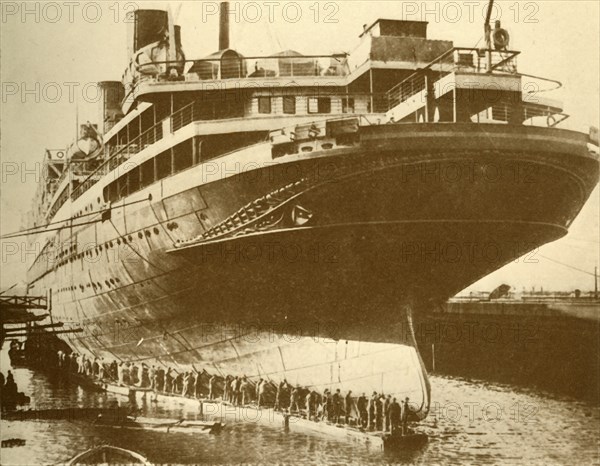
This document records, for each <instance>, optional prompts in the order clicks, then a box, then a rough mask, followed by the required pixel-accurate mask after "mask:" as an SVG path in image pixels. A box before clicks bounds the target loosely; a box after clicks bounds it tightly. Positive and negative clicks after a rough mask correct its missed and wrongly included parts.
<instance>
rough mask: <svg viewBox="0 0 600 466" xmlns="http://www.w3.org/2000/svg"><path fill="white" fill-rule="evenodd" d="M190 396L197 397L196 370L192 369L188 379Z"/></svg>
mask: <svg viewBox="0 0 600 466" xmlns="http://www.w3.org/2000/svg"><path fill="white" fill-rule="evenodd" d="M188 396H189V397H191V398H195V397H196V371H190V379H189V380H188Z"/></svg>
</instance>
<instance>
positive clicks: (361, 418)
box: [58, 351, 411, 434]
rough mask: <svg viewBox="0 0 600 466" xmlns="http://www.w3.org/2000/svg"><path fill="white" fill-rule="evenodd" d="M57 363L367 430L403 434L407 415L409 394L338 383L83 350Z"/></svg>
mask: <svg viewBox="0 0 600 466" xmlns="http://www.w3.org/2000/svg"><path fill="white" fill-rule="evenodd" d="M58 366H59V368H60V369H61V370H63V371H66V372H67V373H72V374H77V375H78V376H82V377H88V378H92V379H97V380H100V381H104V382H112V383H116V384H118V385H121V386H127V387H134V388H140V389H145V390H149V391H152V392H154V393H159V394H163V395H171V396H183V397H188V398H195V399H208V400H221V401H223V402H226V403H229V404H231V405H234V406H247V405H250V404H253V405H255V406H257V407H258V408H259V409H260V408H266V407H269V408H271V407H272V408H274V409H275V410H276V411H280V412H284V413H288V414H291V415H296V416H301V417H304V418H306V419H308V420H313V421H327V422H330V423H335V424H346V425H349V426H355V427H358V428H360V429H363V430H367V431H379V432H388V433H392V434H406V433H407V431H408V422H409V420H410V413H411V406H410V403H409V399H408V398H405V399H404V400H403V401H401V402H399V401H398V400H397V399H396V398H394V397H392V396H391V395H387V396H386V395H384V394H378V393H377V392H373V393H372V395H371V396H369V397H367V396H366V395H365V393H363V394H361V395H360V396H359V397H355V396H354V395H353V394H352V391H348V392H347V393H346V394H345V395H343V394H342V393H341V390H340V389H336V390H335V391H331V390H329V389H325V391H324V392H323V393H319V392H317V391H316V390H314V389H309V388H304V387H300V386H299V385H296V386H292V385H291V384H289V383H288V382H287V381H286V380H283V381H281V382H280V383H279V384H275V383H273V382H272V381H268V380H266V379H262V378H260V379H259V380H258V382H253V381H251V380H250V379H248V378H247V377H246V376H241V377H240V376H231V375H227V376H225V377H220V376H216V375H214V374H209V373H207V372H206V371H201V372H199V371H197V370H191V371H186V372H178V371H176V370H175V369H173V368H171V367H167V368H163V367H156V366H154V365H147V364H145V363H130V362H124V361H121V362H117V361H114V360H113V361H110V362H107V361H105V360H104V359H103V358H93V359H90V358H88V357H86V356H85V355H81V354H77V353H70V354H67V353H65V352H63V351H59V352H58Z"/></svg>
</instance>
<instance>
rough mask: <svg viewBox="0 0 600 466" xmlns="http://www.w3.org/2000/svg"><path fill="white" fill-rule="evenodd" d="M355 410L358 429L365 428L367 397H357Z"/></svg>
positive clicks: (363, 395)
mask: <svg viewBox="0 0 600 466" xmlns="http://www.w3.org/2000/svg"><path fill="white" fill-rule="evenodd" d="M356 408H357V409H358V424H359V427H362V428H365V427H367V417H368V416H367V397H366V395H365V394H364V392H363V394H362V395H361V396H359V397H358V401H357V402H356Z"/></svg>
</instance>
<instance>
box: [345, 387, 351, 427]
mask: <svg viewBox="0 0 600 466" xmlns="http://www.w3.org/2000/svg"><path fill="white" fill-rule="evenodd" d="M344 401H345V403H344V415H345V419H344V420H345V422H346V424H350V414H351V413H352V390H348V393H346V398H345V399H344Z"/></svg>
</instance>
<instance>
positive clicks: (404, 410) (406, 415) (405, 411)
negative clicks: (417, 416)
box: [401, 397, 410, 435]
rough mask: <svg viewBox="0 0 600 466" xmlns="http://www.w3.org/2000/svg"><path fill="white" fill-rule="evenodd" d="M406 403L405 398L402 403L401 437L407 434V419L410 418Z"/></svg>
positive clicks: (408, 407)
mask: <svg viewBox="0 0 600 466" xmlns="http://www.w3.org/2000/svg"><path fill="white" fill-rule="evenodd" d="M408 401H409V400H408V397H406V398H405V399H404V403H402V418H401V421H402V435H406V434H408V419H409V417H410V406H409V404H408Z"/></svg>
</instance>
